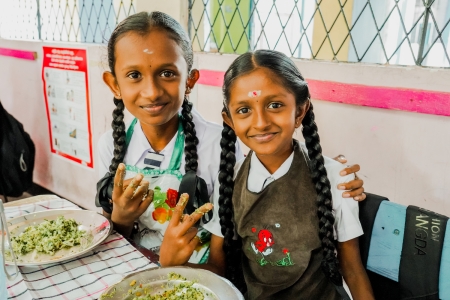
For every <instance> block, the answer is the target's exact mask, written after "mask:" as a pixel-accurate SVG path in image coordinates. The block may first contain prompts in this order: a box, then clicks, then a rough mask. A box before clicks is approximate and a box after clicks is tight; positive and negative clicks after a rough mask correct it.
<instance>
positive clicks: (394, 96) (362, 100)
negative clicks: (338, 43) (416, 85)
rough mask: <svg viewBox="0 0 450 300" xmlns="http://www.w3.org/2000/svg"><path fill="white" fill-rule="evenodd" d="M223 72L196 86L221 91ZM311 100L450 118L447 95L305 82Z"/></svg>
mask: <svg viewBox="0 0 450 300" xmlns="http://www.w3.org/2000/svg"><path fill="white" fill-rule="evenodd" d="M224 74H225V72H221V71H211V70H200V79H199V80H198V83H199V84H203V85H209V86H217V87H222V84H223V75H224ZM308 85H309V88H310V92H311V95H312V97H313V98H314V99H319V100H325V101H331V102H338V103H345V104H353V105H360V106H368V107H376V108H384V109H393V110H403V111H411V112H417V113H424V114H431V115H441V116H450V93H446V92H437V91H426V90H416V89H403V88H391V87H380V86H367V85H360V84H349V83H340V82H333V81H322V80H312V79H308Z"/></svg>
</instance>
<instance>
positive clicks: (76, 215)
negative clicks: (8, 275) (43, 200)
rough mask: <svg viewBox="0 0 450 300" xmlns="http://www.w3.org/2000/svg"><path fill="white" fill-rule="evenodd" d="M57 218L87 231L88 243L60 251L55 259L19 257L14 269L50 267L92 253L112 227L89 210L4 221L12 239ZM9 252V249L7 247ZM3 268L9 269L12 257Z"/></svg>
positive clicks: (48, 212) (34, 255) (49, 212)
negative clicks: (39, 266) (30, 227)
mask: <svg viewBox="0 0 450 300" xmlns="http://www.w3.org/2000/svg"><path fill="white" fill-rule="evenodd" d="M59 216H64V217H65V218H66V219H75V221H77V222H78V223H79V224H81V225H79V227H78V228H79V229H81V230H86V232H88V234H89V239H86V242H85V243H83V244H82V245H79V246H75V247H71V248H68V249H61V250H59V251H57V252H56V253H55V254H54V255H49V254H41V253H37V252H30V253H28V254H26V255H24V256H19V257H18V259H17V265H19V266H38V265H45V264H52V263H57V262H62V261H65V260H68V259H71V258H75V257H77V256H80V255H82V254H85V253H86V252H89V251H91V250H92V249H93V248H95V247H96V246H97V245H99V244H100V243H101V242H103V241H104V240H105V239H106V238H107V237H108V235H109V234H110V233H111V231H112V226H111V223H110V221H109V220H108V219H106V218H105V217H104V216H102V215H100V214H98V213H96V212H94V211H89V210H63V209H53V210H46V211H40V212H36V213H31V214H28V215H23V216H20V217H17V218H13V219H10V220H8V221H7V223H8V229H9V232H10V233H11V236H15V235H18V234H20V233H21V232H23V231H24V229H25V228H26V227H28V226H35V225H38V224H40V223H42V222H43V221H45V220H55V219H56V218H58V217H59ZM6 247H7V248H9V245H6ZM5 258H6V264H8V265H12V264H14V262H13V261H12V257H8V256H5Z"/></svg>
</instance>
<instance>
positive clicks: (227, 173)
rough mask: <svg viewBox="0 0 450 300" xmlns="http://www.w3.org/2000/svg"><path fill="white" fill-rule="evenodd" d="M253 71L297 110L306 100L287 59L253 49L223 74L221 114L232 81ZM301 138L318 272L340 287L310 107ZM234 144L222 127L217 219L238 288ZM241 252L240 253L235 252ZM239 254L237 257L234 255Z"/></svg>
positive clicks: (227, 129) (325, 179)
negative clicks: (262, 72) (283, 91)
mask: <svg viewBox="0 0 450 300" xmlns="http://www.w3.org/2000/svg"><path fill="white" fill-rule="evenodd" d="M257 68H266V69H268V70H269V71H270V72H272V73H273V75H274V76H273V80H277V81H279V82H280V84H282V85H283V86H284V87H285V88H287V89H288V90H289V91H290V92H292V93H293V94H294V95H295V98H296V105H297V106H298V107H300V106H303V105H305V103H306V102H307V101H309V99H310V95H309V90H308V85H307V83H306V82H305V80H304V78H303V77H302V75H301V74H300V72H299V71H298V69H297V67H296V66H295V64H294V63H293V61H292V60H291V59H289V58H288V57H287V56H286V55H284V54H282V53H280V52H277V51H272V50H257V51H255V52H249V53H245V54H243V55H241V56H239V57H238V58H237V59H236V60H235V61H234V62H233V63H232V64H231V66H230V67H229V68H228V70H227V72H226V73H225V78H224V85H223V95H224V100H225V102H224V111H225V112H227V113H228V115H229V112H228V103H229V100H230V90H231V88H232V84H233V82H234V81H235V80H236V79H237V78H238V77H239V76H242V75H245V74H248V73H250V72H252V71H254V70H255V69H257ZM302 125H303V131H302V132H303V136H304V138H305V141H306V147H307V149H308V156H309V159H310V162H309V164H310V167H311V170H312V171H311V178H312V180H313V183H314V186H315V189H316V192H317V201H316V202H317V215H318V218H319V238H320V240H321V244H322V251H323V260H322V270H323V272H324V273H325V275H326V276H327V277H328V278H329V279H330V280H331V281H332V282H333V283H334V284H336V285H342V277H341V274H340V272H339V261H338V259H337V257H336V253H335V250H336V246H335V244H336V241H335V239H334V235H333V225H334V216H333V214H332V197H331V185H330V181H329V180H328V177H327V172H326V170H325V167H324V159H323V156H322V148H321V146H320V139H319V135H318V131H317V125H316V123H315V122H314V112H313V106H312V104H310V107H309V109H308V111H307V113H306V116H305V117H304V119H303V121H302ZM235 141H236V137H235V134H234V132H233V130H232V129H231V128H230V127H228V126H224V129H223V132H222V140H221V147H222V154H221V165H220V174H219V182H220V198H219V204H220V208H219V217H220V225H221V230H222V234H223V235H224V252H225V254H226V261H227V270H226V276H227V278H228V279H230V280H231V281H232V282H233V283H235V284H236V285H238V286H240V285H241V284H243V282H242V279H241V278H238V276H237V275H236V274H237V271H238V272H240V273H242V269H241V270H239V269H238V268H239V266H240V265H241V259H242V243H241V242H240V241H239V239H238V240H234V239H233V236H234V223H233V205H232V201H231V197H232V194H233V186H234V183H233V172H234V165H235V162H236V160H235V156H234V151H235V149H234V144H233V145H232V146H231V144H232V143H234V142H235ZM239 251H241V253H239ZM236 254H239V255H236Z"/></svg>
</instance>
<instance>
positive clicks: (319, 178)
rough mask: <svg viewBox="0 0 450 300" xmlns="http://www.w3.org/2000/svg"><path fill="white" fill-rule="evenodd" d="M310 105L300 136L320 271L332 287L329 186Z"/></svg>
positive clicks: (335, 278) (336, 279) (335, 277)
mask: <svg viewBox="0 0 450 300" xmlns="http://www.w3.org/2000/svg"><path fill="white" fill-rule="evenodd" d="M314 119H315V117H314V111H313V105H312V103H310V106H309V109H308V111H307V112H306V115H305V117H304V118H303V120H302V125H303V130H302V134H303V137H304V138H305V144H306V148H307V149H308V157H309V160H310V162H309V165H310V169H311V178H312V181H313V183H314V187H315V188H316V192H317V202H316V204H317V216H318V217H319V238H320V241H321V243H322V251H323V259H322V270H323V271H324V273H325V275H327V277H328V278H330V280H331V282H333V283H334V284H336V285H342V276H341V274H340V272H339V261H338V259H337V257H336V252H335V250H336V240H335V238H334V234H333V225H334V216H333V213H332V210H333V203H332V197H331V184H330V180H329V179H328V176H327V170H326V169H325V164H324V160H323V156H322V147H321V146H320V138H319V133H318V130H317V125H316V122H315V121H314Z"/></svg>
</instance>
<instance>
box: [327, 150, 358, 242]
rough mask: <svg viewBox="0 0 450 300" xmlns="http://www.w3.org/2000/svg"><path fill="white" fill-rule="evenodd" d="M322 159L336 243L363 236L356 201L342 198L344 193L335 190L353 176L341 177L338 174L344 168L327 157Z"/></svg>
mask: <svg viewBox="0 0 450 300" xmlns="http://www.w3.org/2000/svg"><path fill="white" fill-rule="evenodd" d="M324 159H325V167H326V169H327V173H328V178H329V179H330V183H331V194H332V197H333V214H334V218H335V223H334V229H335V234H336V238H337V240H338V242H345V241H348V240H351V239H354V238H356V237H358V236H360V235H362V234H363V230H362V227H361V223H360V221H359V206H358V201H355V200H354V199H353V198H343V197H342V193H343V192H344V191H342V190H339V189H338V188H337V186H338V184H341V183H344V182H349V181H350V180H353V179H354V174H350V175H347V176H341V175H339V172H340V171H341V170H342V169H343V168H344V167H343V165H342V164H340V163H339V162H337V161H335V160H333V159H331V158H329V157H324Z"/></svg>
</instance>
